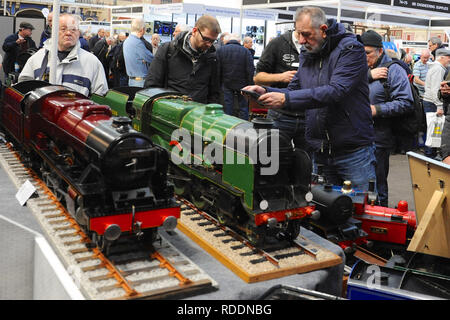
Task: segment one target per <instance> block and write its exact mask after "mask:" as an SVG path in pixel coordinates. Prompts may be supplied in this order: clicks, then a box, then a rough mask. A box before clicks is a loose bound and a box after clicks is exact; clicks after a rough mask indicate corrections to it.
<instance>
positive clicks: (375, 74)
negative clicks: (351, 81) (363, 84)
mask: <svg viewBox="0 0 450 320" xmlns="http://www.w3.org/2000/svg"><path fill="white" fill-rule="evenodd" d="M370 74H371V75H372V79H373V80H379V79H386V78H387V76H388V68H386V67H380V68H374V69H372V70H370Z"/></svg>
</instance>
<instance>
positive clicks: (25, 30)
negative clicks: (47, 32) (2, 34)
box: [2, 22, 37, 76]
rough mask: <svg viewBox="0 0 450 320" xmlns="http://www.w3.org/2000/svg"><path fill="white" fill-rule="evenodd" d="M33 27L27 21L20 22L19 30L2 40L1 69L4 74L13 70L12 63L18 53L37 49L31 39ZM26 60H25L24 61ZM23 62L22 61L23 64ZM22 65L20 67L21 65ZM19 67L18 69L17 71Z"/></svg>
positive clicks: (15, 60)
mask: <svg viewBox="0 0 450 320" xmlns="http://www.w3.org/2000/svg"><path fill="white" fill-rule="evenodd" d="M33 30H34V27H33V25H32V24H30V23H28V22H22V23H21V24H20V26H19V31H18V32H16V33H14V34H12V35H9V36H8V37H6V39H5V41H4V42H3V47H2V48H3V51H4V52H5V58H4V60H3V71H4V72H5V74H6V76H8V74H9V73H10V72H13V71H14V64H15V63H16V62H18V60H17V58H18V57H19V55H21V54H23V53H25V52H26V51H27V50H29V49H37V48H36V43H35V42H34V41H33V39H31V34H32V33H33ZM25 62H26V61H25ZM24 64H25V63H23V65H24ZM23 65H22V67H23ZM20 71H21V69H19V72H20Z"/></svg>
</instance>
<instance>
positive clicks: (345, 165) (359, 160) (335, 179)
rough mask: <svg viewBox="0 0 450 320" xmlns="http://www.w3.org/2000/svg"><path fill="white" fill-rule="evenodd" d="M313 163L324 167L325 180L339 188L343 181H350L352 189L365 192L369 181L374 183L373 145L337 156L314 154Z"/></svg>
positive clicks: (374, 161)
mask: <svg viewBox="0 0 450 320" xmlns="http://www.w3.org/2000/svg"><path fill="white" fill-rule="evenodd" d="M314 161H315V163H316V164H322V165H323V166H324V167H323V175H324V177H325V179H326V180H327V182H328V183H331V184H334V185H338V186H340V185H342V184H343V182H344V181H345V180H350V181H351V182H352V186H353V188H355V189H358V190H361V191H367V190H369V181H370V180H373V181H376V173H375V165H376V158H375V144H373V145H371V146H367V147H363V148H361V149H359V150H357V151H355V152H352V153H348V154H342V155H339V156H334V155H329V154H328V153H318V152H316V153H314Z"/></svg>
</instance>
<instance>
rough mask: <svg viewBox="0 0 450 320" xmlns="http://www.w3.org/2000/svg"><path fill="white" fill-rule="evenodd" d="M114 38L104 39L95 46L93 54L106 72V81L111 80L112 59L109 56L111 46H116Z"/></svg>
mask: <svg viewBox="0 0 450 320" xmlns="http://www.w3.org/2000/svg"><path fill="white" fill-rule="evenodd" d="M113 42H114V38H112V37H108V38H102V39H100V40H99V41H97V43H96V44H95V45H94V48H93V49H92V53H93V54H94V55H95V56H96V57H97V58H98V60H100V62H101V63H102V65H103V69H104V70H105V75H106V79H109V65H110V63H111V57H110V56H109V55H108V53H109V50H110V47H111V45H114V43H113Z"/></svg>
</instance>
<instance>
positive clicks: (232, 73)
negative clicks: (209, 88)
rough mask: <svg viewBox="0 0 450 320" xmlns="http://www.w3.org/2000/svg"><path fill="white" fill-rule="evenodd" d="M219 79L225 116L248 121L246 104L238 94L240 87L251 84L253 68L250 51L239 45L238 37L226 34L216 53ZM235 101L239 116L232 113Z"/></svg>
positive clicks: (243, 98)
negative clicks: (237, 117)
mask: <svg viewBox="0 0 450 320" xmlns="http://www.w3.org/2000/svg"><path fill="white" fill-rule="evenodd" d="M216 55H217V61H218V68H219V79H220V84H221V87H222V90H223V99H224V111H225V113H226V114H229V115H234V116H239V118H241V119H244V120H248V102H247V100H246V99H245V97H244V96H243V95H241V93H240V89H241V88H242V87H245V86H248V85H250V84H253V75H254V73H255V66H254V64H253V57H252V54H251V53H250V51H249V50H248V49H247V48H245V47H243V46H242V45H241V43H240V39H239V36H238V35H235V34H228V35H226V36H225V37H224V45H223V46H221V47H220V48H219V49H218V50H217V52H216ZM235 99H236V100H237V105H238V106H239V114H237V112H233V109H234V108H233V107H234V101H235Z"/></svg>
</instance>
